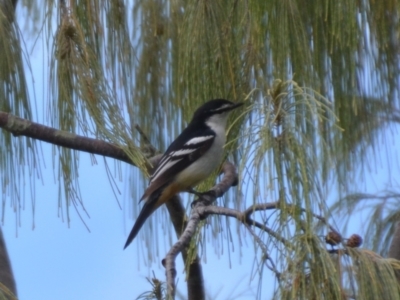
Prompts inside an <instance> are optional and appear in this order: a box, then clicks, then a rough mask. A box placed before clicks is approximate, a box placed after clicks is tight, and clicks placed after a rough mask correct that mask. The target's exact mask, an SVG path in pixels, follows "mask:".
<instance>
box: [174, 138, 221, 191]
mask: <svg viewBox="0 0 400 300" xmlns="http://www.w3.org/2000/svg"><path fill="white" fill-rule="evenodd" d="M216 134H217V135H216V137H215V139H214V142H213V144H212V145H211V147H210V148H209V149H208V151H207V152H206V153H204V155H203V156H201V157H200V158H199V159H197V160H196V161H195V162H193V163H192V164H191V165H190V166H188V167H187V168H186V169H185V170H183V171H182V172H181V173H180V174H179V175H178V176H177V178H176V181H177V182H180V183H181V184H182V189H187V188H189V187H193V186H196V185H197V184H199V183H200V182H201V181H203V180H205V179H206V178H207V177H208V176H210V174H211V173H212V172H213V171H214V170H215V169H216V168H217V167H218V166H219V164H220V163H221V159H222V156H223V153H224V149H223V147H224V144H225V140H226V138H225V131H224V132H222V133H221V132H216Z"/></svg>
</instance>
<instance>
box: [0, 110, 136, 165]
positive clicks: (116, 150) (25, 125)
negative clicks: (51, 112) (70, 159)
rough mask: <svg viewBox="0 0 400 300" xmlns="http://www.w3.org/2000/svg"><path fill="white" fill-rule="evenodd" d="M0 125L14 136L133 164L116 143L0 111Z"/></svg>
mask: <svg viewBox="0 0 400 300" xmlns="http://www.w3.org/2000/svg"><path fill="white" fill-rule="evenodd" d="M0 127H1V128H4V129H5V130H7V131H8V132H10V133H12V134H13V135H14V136H21V135H22V136H26V137H30V138H33V139H37V140H40V141H43V142H47V143H50V144H53V145H57V146H61V147H66V148H69V149H74V150H79V151H83V152H87V153H91V154H98V155H103V156H106V157H111V158H115V159H118V160H121V161H124V162H126V163H128V164H131V165H133V163H132V161H131V159H130V158H129V157H128V155H127V154H126V153H125V152H124V151H123V150H122V149H121V148H120V147H118V146H117V145H113V144H110V143H107V142H104V141H100V140H97V139H93V138H88V137H84V136H80V135H77V134H73V133H70V132H68V131H64V130H58V129H54V128H51V127H48V126H44V125H41V124H39V123H35V122H32V121H29V120H26V119H22V118H19V117H16V116H14V115H12V114H9V113H6V112H2V111H0Z"/></svg>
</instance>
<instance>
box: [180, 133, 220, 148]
mask: <svg viewBox="0 0 400 300" xmlns="http://www.w3.org/2000/svg"><path fill="white" fill-rule="evenodd" d="M212 138H214V136H213V135H206V136H199V137H195V138H193V139H191V140H189V141H187V142H186V143H185V146H188V145H195V144H200V143H202V142H205V141H208V140H209V139H212Z"/></svg>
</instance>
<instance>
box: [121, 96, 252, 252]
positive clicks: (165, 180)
mask: <svg viewBox="0 0 400 300" xmlns="http://www.w3.org/2000/svg"><path fill="white" fill-rule="evenodd" d="M243 104H244V103H243V102H236V103H235V102H232V101H229V100H226V99H213V100H210V101H207V102H206V103H204V104H203V105H201V106H200V107H199V108H198V109H197V110H196V111H195V112H194V114H193V117H192V120H191V121H190V123H189V124H188V125H187V127H186V128H185V129H184V130H183V131H182V132H181V134H180V135H179V136H178V137H177V138H176V139H175V140H174V141H173V142H172V143H171V145H170V146H169V147H168V148H167V150H166V151H165V153H164V154H163V156H162V157H161V159H160V161H159V163H158V164H157V166H156V167H155V168H154V172H153V174H152V175H151V177H150V181H149V185H148V187H147V189H146V190H145V192H144V194H143V196H142V197H141V199H140V201H139V202H142V201H144V205H143V207H142V209H141V211H140V213H139V216H138V217H137V219H136V221H135V224H134V225H133V228H132V230H131V232H130V233H129V236H128V239H127V241H126V243H125V246H124V249H126V248H127V247H128V246H129V244H130V243H131V242H132V241H133V239H134V238H135V237H136V235H137V234H138V233H139V231H140V229H141V228H142V226H143V224H144V223H145V221H146V220H147V218H148V217H149V216H150V215H151V214H152V213H153V212H154V211H155V210H156V209H157V208H159V207H160V206H161V205H162V204H164V203H165V202H167V201H168V200H169V199H171V198H172V197H173V196H174V195H176V194H177V193H179V192H182V191H190V190H191V189H192V188H193V187H195V186H196V185H198V184H199V183H200V182H201V181H203V180H205V179H206V178H207V177H208V176H210V174H211V173H212V172H213V171H214V170H215V169H216V168H217V167H218V166H219V164H220V163H221V160H222V157H223V147H224V145H225V142H226V132H225V129H226V123H227V119H228V115H229V113H230V112H231V111H232V110H234V109H236V108H238V107H240V106H242V105H243Z"/></svg>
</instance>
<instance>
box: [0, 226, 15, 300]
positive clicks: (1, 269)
mask: <svg viewBox="0 0 400 300" xmlns="http://www.w3.org/2000/svg"><path fill="white" fill-rule="evenodd" d="M0 283H2V284H3V285H5V286H6V287H7V288H8V289H9V290H10V291H11V292H12V293H13V294H14V295H15V296H17V288H16V284H15V279H14V274H13V271H12V268H11V263H10V259H9V257H8V252H7V247H6V243H5V241H4V237H3V231H2V230H1V229H0ZM15 299H16V298H15Z"/></svg>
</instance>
